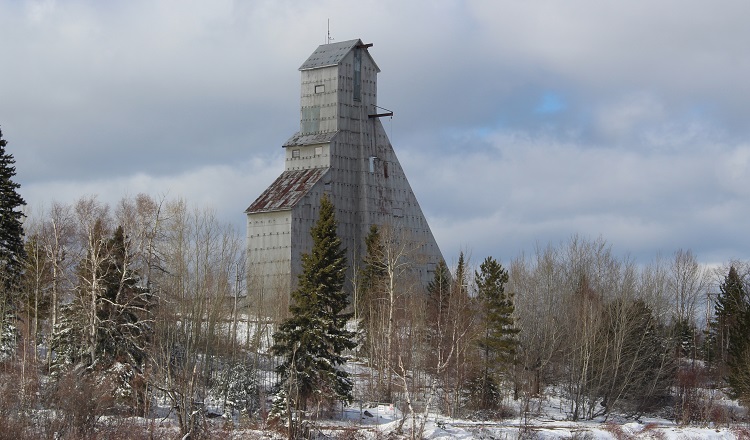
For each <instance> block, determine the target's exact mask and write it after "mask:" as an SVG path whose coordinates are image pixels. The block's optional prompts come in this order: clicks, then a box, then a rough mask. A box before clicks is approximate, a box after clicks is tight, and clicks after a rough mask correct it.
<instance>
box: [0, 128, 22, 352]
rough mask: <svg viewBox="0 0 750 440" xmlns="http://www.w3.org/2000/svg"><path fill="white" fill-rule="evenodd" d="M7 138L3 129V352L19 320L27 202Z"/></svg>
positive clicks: (0, 275) (0, 212)
mask: <svg viewBox="0 0 750 440" xmlns="http://www.w3.org/2000/svg"><path fill="white" fill-rule="evenodd" d="M7 144H8V143H7V141H5V140H4V139H3V132H2V131H1V130H0V355H3V356H7V355H10V353H11V352H12V350H13V345H14V342H15V336H16V333H17V331H16V327H15V322H16V320H17V316H16V310H15V306H16V304H15V301H16V300H17V298H16V297H17V294H18V290H19V283H20V281H21V273H22V271H23V264H24V260H25V256H26V252H25V250H24V241H23V236H24V233H23V217H24V214H23V212H21V210H20V208H21V207H22V206H24V205H26V202H25V201H24V200H23V198H22V197H21V195H20V194H18V188H20V187H21V185H20V184H18V183H16V182H14V181H13V176H15V175H16V167H15V166H14V165H15V163H16V161H15V159H14V158H13V155H12V154H8V153H7V152H6V151H5V146H6V145H7Z"/></svg>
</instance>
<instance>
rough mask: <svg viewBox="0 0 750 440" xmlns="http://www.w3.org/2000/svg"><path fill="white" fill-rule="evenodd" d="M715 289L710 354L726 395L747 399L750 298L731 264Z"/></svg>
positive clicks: (749, 385)
mask: <svg viewBox="0 0 750 440" xmlns="http://www.w3.org/2000/svg"><path fill="white" fill-rule="evenodd" d="M719 289H720V293H719V296H718V298H717V300H716V302H717V303H716V317H715V319H714V321H713V322H712V323H711V335H710V339H711V343H712V344H711V345H712V346H713V347H712V348H713V349H712V351H713V353H711V354H714V355H715V357H716V358H718V359H716V361H718V365H719V367H720V371H723V372H724V373H725V374H724V376H725V379H726V381H727V384H728V385H729V388H730V395H731V396H732V397H734V398H738V399H740V400H742V401H744V402H750V369H749V368H748V367H750V341H749V340H748V337H749V336H750V298H749V297H748V292H747V291H746V288H745V284H744V283H743V280H742V277H741V276H740V275H739V273H738V272H737V269H736V268H735V267H734V266H732V267H730V268H729V272H728V273H727V275H726V277H724V281H723V282H722V283H721V285H720V286H719Z"/></svg>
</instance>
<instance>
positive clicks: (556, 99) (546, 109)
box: [534, 92, 568, 114]
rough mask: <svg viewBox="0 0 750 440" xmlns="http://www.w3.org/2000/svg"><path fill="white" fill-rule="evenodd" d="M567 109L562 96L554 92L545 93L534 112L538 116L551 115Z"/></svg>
mask: <svg viewBox="0 0 750 440" xmlns="http://www.w3.org/2000/svg"><path fill="white" fill-rule="evenodd" d="M567 107H568V105H567V104H566V103H565V100H564V99H563V98H562V96H560V95H558V94H557V93H554V92H545V93H544V95H542V98H541V100H540V101H539V104H537V106H536V108H535V109H534V111H535V112H536V113H539V114H552V113H559V112H561V111H563V110H565V109H566V108H567Z"/></svg>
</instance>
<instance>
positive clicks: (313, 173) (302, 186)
mask: <svg viewBox="0 0 750 440" xmlns="http://www.w3.org/2000/svg"><path fill="white" fill-rule="evenodd" d="M326 171H328V168H309V169H306V170H293V171H284V172H283V173H281V175H280V176H279V177H278V178H277V179H276V180H275V181H274V182H273V183H272V184H271V186H269V187H268V188H266V190H265V191H263V194H261V195H260V196H259V197H258V198H257V199H256V200H255V201H254V202H253V204H252V205H250V207H249V208H247V209H246V210H245V213H247V214H252V213H256V212H272V211H285V210H288V209H292V208H293V207H294V206H295V205H296V204H297V202H299V201H300V199H301V198H302V197H303V196H304V195H305V194H307V192H308V191H310V189H311V188H312V187H313V185H315V184H316V183H317V182H318V180H320V178H321V177H323V174H325V173H326Z"/></svg>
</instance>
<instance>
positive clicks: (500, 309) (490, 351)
mask: <svg viewBox="0 0 750 440" xmlns="http://www.w3.org/2000/svg"><path fill="white" fill-rule="evenodd" d="M507 282H508V271H506V270H505V268H503V266H502V265H501V264H500V263H498V262H497V261H496V260H495V259H494V258H492V257H487V258H486V259H485V260H484V262H483V263H482V264H481V265H480V266H479V271H478V272H476V285H477V295H478V300H479V304H480V321H479V322H480V329H481V333H480V336H479V339H478V341H477V345H478V346H479V349H480V352H481V357H482V371H481V380H480V386H481V393H480V396H481V407H483V408H490V407H491V406H493V405H494V403H496V402H494V401H493V400H494V396H496V389H497V387H498V383H499V379H500V375H501V374H502V373H503V372H505V369H506V368H507V367H508V365H510V364H511V363H512V362H513V361H514V358H515V354H516V348H517V346H518V337H517V335H518V332H519V330H518V329H517V328H516V327H515V322H514V317H513V313H514V312H515V306H514V304H513V295H512V294H511V293H508V292H506V291H505V284H506V283H507Z"/></svg>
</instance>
